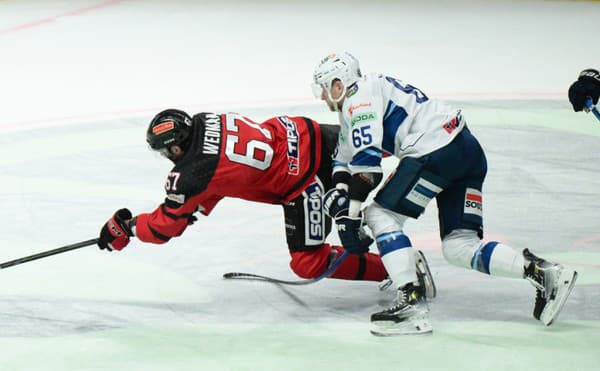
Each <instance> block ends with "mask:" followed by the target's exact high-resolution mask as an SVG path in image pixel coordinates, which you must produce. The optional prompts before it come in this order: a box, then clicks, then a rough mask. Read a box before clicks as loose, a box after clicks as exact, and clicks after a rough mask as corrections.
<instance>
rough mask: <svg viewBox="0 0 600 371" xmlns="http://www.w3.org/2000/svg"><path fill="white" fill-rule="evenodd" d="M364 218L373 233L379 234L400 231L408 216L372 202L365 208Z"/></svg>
mask: <svg viewBox="0 0 600 371" xmlns="http://www.w3.org/2000/svg"><path fill="white" fill-rule="evenodd" d="M365 219H366V221H367V225H368V226H369V228H370V229H371V231H372V232H373V235H374V236H381V235H382V234H385V233H391V232H396V231H401V230H402V228H403V227H404V223H405V222H406V219H408V217H407V216H404V215H402V214H398V213H395V212H393V211H391V210H388V209H386V208H384V207H383V206H381V205H379V204H378V203H376V202H373V203H371V204H370V205H369V207H367V209H366V210H365Z"/></svg>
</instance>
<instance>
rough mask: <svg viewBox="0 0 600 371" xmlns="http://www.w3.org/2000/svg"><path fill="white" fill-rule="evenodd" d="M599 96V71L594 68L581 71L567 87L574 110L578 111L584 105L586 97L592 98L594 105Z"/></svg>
mask: <svg viewBox="0 0 600 371" xmlns="http://www.w3.org/2000/svg"><path fill="white" fill-rule="evenodd" d="M599 96H600V72H598V71H597V70H594V69H591V68H590V69H587V70H583V71H581V73H580V74H579V78H578V79H577V81H575V82H574V83H573V84H571V86H570V87H569V101H570V102H571V104H572V105H573V110H575V112H580V111H582V110H583V108H584V107H585V101H586V99H587V98H588V97H589V98H592V103H593V104H594V105H596V104H598V97H599Z"/></svg>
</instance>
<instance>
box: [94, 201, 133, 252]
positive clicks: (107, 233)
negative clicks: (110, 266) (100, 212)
mask: <svg viewBox="0 0 600 371" xmlns="http://www.w3.org/2000/svg"><path fill="white" fill-rule="evenodd" d="M131 218H133V215H132V214H131V211H129V209H119V210H117V212H116V213H115V214H114V215H113V216H112V218H110V219H109V220H108V221H107V222H106V223H105V224H104V226H103V227H102V229H101V230H100V238H99V239H98V246H99V247H100V248H101V249H107V250H108V251H113V250H119V251H120V250H123V249H124V248H125V246H127V244H128V243H129V237H132V236H133V232H132V231H131V228H129V226H127V224H126V223H125V221H127V220H130V219H131Z"/></svg>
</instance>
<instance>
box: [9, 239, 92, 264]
mask: <svg viewBox="0 0 600 371" xmlns="http://www.w3.org/2000/svg"><path fill="white" fill-rule="evenodd" d="M97 242H98V239H97V238H93V239H91V240H87V241H81V242H77V243H74V244H71V245H66V246H63V247H59V248H57V249H54V250H48V251H44V252H41V253H38V254H34V255H29V256H25V257H23V258H19V259H15V260H11V261H8V262H5V263H2V264H0V269H5V268H8V267H12V266H15V265H19V264H23V263H27V262H30V261H32V260H37V259H42V258H45V257H47V256H52V255H56V254H61V253H63V252H67V251H71V250H75V249H79V248H82V247H86V246H90V245H95V244H96V243H97Z"/></svg>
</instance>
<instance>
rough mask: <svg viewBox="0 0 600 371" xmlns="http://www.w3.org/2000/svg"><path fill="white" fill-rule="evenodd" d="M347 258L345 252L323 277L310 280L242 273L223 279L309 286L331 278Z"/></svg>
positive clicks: (234, 273)
mask: <svg viewBox="0 0 600 371" xmlns="http://www.w3.org/2000/svg"><path fill="white" fill-rule="evenodd" d="M347 256H348V252H347V251H344V252H343V253H342V255H340V256H339V258H337V259H335V260H334V261H333V264H331V266H330V267H329V268H327V270H326V271H325V272H323V273H321V275H320V276H318V277H316V278H313V279H308V280H298V281H287V280H280V279H278V278H273V277H268V276H261V275H260V274H254V273H240V272H231V273H225V274H224V275H223V278H229V279H246V280H257V281H265V282H271V283H279V284H283V285H308V284H311V283H315V282H319V281H320V280H322V279H323V278H326V277H329V276H331V275H332V274H333V272H335V270H336V269H337V267H339V265H340V264H342V262H343V261H344V260H345V259H346V257H347Z"/></svg>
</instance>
